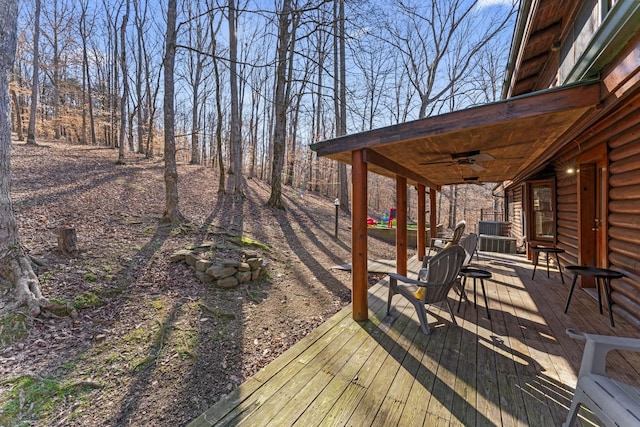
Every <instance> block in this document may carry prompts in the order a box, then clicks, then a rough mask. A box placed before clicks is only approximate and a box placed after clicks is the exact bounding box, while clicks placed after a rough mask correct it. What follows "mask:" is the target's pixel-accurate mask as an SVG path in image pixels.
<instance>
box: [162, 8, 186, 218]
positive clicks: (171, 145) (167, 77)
mask: <svg viewBox="0 0 640 427" xmlns="http://www.w3.org/2000/svg"><path fill="white" fill-rule="evenodd" d="M176 3H177V0H169V4H168V7H167V35H166V45H165V46H166V53H165V57H164V184H165V190H166V207H165V211H164V215H163V217H162V221H163V222H169V223H171V224H177V223H180V222H183V221H184V217H183V216H182V214H181V213H180V210H179V206H178V169H177V166H176V140H175V134H174V126H175V108H174V90H175V84H174V74H173V73H174V68H175V58H176V16H177V10H176V9H177V4H176Z"/></svg>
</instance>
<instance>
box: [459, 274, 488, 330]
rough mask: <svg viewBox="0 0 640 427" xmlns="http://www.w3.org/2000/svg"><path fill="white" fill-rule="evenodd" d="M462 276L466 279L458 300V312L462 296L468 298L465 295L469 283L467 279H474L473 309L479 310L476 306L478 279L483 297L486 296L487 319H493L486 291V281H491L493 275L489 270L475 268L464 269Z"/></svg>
mask: <svg viewBox="0 0 640 427" xmlns="http://www.w3.org/2000/svg"><path fill="white" fill-rule="evenodd" d="M460 275H461V276H462V277H464V279H463V280H462V289H460V299H459V300H458V311H460V304H461V303H462V296H463V295H464V296H465V298H466V294H465V293H464V287H465V284H466V283H467V277H470V278H472V279H473V307H474V308H477V304H476V279H480V287H482V295H483V296H484V306H485V308H486V309H487V317H488V318H489V319H491V313H489V304H488V303H487V292H486V291H485V289H484V279H490V278H491V273H490V272H489V271H487V270H481V269H479V268H475V267H462V270H460Z"/></svg>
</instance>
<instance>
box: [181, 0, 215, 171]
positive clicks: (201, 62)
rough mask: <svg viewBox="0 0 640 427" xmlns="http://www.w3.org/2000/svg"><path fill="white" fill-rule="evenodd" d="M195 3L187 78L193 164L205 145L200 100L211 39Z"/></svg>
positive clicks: (190, 22)
mask: <svg viewBox="0 0 640 427" xmlns="http://www.w3.org/2000/svg"><path fill="white" fill-rule="evenodd" d="M192 6H193V5H192V4H191V3H189V9H190V10H189V14H190V15H192V16H193V18H191V19H190V20H189V31H188V32H187V36H188V38H189V46H190V47H191V49H190V50H189V52H188V53H187V55H188V58H187V73H186V76H185V77H186V80H187V83H188V84H189V86H191V91H192V92H191V96H192V98H191V99H192V111H191V162H190V163H191V164H193V165H197V164H200V143H202V144H203V145H204V142H205V141H204V140H202V141H200V126H201V125H200V114H201V112H200V110H199V108H200V101H201V98H202V94H201V87H202V86H203V84H204V81H203V80H204V77H205V76H204V72H205V71H206V68H205V67H206V66H207V62H206V60H207V56H206V55H205V43H206V42H207V40H208V39H210V37H211V34H209V28H210V26H208V25H204V24H203V22H202V12H201V11H200V6H199V3H198V2H196V5H195V6H196V9H195V10H191V7H192Z"/></svg>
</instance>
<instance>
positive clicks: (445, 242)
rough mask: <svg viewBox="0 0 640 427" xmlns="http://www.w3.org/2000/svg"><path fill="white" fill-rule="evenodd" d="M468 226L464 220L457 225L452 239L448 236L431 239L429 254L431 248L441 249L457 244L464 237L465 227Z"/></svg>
mask: <svg viewBox="0 0 640 427" xmlns="http://www.w3.org/2000/svg"><path fill="white" fill-rule="evenodd" d="M466 226H467V223H466V221H464V220H462V221H460V222H459V223H457V224H456V227H455V228H454V230H453V236H451V238H450V239H447V238H437V239H431V241H430V245H429V254H430V253H431V250H432V249H433V250H435V251H439V250H442V249H444V248H446V247H448V246H451V245H457V244H458V243H459V242H460V239H461V238H462V234H463V233H464V229H465V227H466Z"/></svg>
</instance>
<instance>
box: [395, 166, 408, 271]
mask: <svg viewBox="0 0 640 427" xmlns="http://www.w3.org/2000/svg"><path fill="white" fill-rule="evenodd" d="M396 200H397V201H398V202H397V206H396V208H397V210H396V214H397V215H398V218H397V220H396V272H397V273H398V274H402V275H403V276H406V275H407V178H405V177H404V176H400V175H396Z"/></svg>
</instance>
